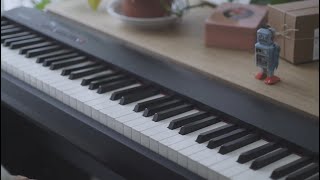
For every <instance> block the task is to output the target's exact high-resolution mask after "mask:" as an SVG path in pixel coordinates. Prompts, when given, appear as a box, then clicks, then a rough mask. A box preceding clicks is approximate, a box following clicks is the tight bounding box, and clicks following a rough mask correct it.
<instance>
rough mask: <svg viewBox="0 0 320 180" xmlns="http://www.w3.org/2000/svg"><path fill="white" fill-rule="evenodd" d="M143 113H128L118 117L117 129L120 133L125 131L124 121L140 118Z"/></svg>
mask: <svg viewBox="0 0 320 180" xmlns="http://www.w3.org/2000/svg"><path fill="white" fill-rule="evenodd" d="M142 115H143V114H142V113H135V114H128V115H125V116H121V117H119V118H117V119H116V121H115V125H114V127H115V130H116V131H117V132H119V133H120V134H123V133H124V125H123V123H125V122H128V121H131V120H134V119H139V118H141V117H142Z"/></svg>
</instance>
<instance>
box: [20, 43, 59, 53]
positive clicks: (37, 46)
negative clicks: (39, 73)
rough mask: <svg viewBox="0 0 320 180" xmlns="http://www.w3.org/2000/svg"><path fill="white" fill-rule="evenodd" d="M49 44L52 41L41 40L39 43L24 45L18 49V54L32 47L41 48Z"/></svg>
mask: <svg viewBox="0 0 320 180" xmlns="http://www.w3.org/2000/svg"><path fill="white" fill-rule="evenodd" d="M51 45H53V43H52V42H41V43H37V44H33V45H29V46H25V47H22V48H21V49H20V51H19V54H26V53H27V52H29V51H31V50H33V49H38V48H43V47H47V46H51Z"/></svg>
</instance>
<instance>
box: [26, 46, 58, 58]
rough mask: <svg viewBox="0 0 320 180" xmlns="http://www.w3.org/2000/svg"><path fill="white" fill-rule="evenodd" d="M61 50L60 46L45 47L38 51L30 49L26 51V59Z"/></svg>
mask: <svg viewBox="0 0 320 180" xmlns="http://www.w3.org/2000/svg"><path fill="white" fill-rule="evenodd" d="M59 49H61V46H59V45H52V46H47V47H42V48H38V49H32V50H30V51H27V54H26V57H27V58H33V57H36V56H39V55H42V54H47V53H50V52H53V51H56V50H59Z"/></svg>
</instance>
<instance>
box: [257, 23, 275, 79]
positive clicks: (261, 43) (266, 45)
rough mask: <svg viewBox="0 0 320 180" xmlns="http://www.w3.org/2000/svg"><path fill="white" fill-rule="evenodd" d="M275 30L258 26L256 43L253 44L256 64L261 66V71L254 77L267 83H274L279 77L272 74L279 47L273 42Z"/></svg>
mask: <svg viewBox="0 0 320 180" xmlns="http://www.w3.org/2000/svg"><path fill="white" fill-rule="evenodd" d="M274 35H275V30H274V29H272V28H268V27H266V28H260V29H259V30H258V31H257V41H258V42H257V43H256V44H255V52H256V53H255V60H256V65H257V66H258V67H260V68H261V72H259V73H258V74H257V75H256V79H259V80H263V79H265V80H264V82H265V83H266V84H268V85H272V84H276V83H277V82H279V81H280V78H279V77H277V76H275V75H274V71H275V69H277V68H278V65H279V54H280V47H279V45H278V44H276V43H274V42H273V39H274Z"/></svg>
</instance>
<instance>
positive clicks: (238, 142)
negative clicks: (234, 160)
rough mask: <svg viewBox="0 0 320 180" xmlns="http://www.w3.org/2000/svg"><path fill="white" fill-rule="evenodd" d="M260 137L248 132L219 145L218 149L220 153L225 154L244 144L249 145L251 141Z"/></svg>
mask: <svg viewBox="0 0 320 180" xmlns="http://www.w3.org/2000/svg"><path fill="white" fill-rule="evenodd" d="M259 139H260V137H259V136H258V135H256V134H249V135H247V136H244V137H242V138H239V139H237V140H234V141H231V142H229V143H226V144H224V145H222V146H221V148H220V149H219V153H220V154H227V153H230V152H232V151H235V150H237V149H240V148H242V147H244V146H246V145H249V144H251V143H253V142H256V141H258V140H259Z"/></svg>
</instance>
